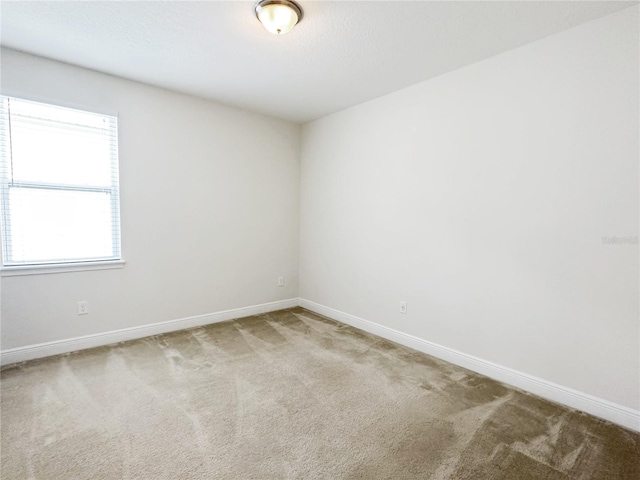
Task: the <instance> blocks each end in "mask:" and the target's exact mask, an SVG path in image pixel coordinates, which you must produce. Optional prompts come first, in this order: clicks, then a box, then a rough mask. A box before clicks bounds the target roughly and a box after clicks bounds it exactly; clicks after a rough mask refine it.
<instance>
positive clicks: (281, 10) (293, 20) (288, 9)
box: [255, 0, 302, 35]
mask: <svg viewBox="0 0 640 480" xmlns="http://www.w3.org/2000/svg"><path fill="white" fill-rule="evenodd" d="M255 10H256V16H257V17H258V20H260V23H262V25H263V26H264V28H266V29H267V31H269V32H271V33H274V34H276V35H281V34H283V33H287V32H290V31H291V29H292V28H293V27H294V26H295V25H296V24H297V23H298V22H299V21H300V20H301V19H302V10H301V9H300V7H298V5H296V4H295V3H293V2H290V1H288V0H263V1H261V2H260V3H258V5H256V9H255Z"/></svg>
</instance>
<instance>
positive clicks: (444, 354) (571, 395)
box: [300, 298, 640, 432]
mask: <svg viewBox="0 0 640 480" xmlns="http://www.w3.org/2000/svg"><path fill="white" fill-rule="evenodd" d="M300 306H301V307H304V308H306V309H308V310H311V311H312V312H316V313H319V314H320V315H324V316H326V317H329V318H332V319H334V320H337V321H339V322H342V323H346V324H347V325H351V326H352V327H356V328H359V329H361V330H365V331H367V332H369V333H373V334H374V335H378V336H379V337H383V338H386V339H387V340H391V341H393V342H396V343H399V344H401V345H404V346H406V347H410V348H413V349H414V350H418V351H420V352H423V353H426V354H428V355H432V356H434V357H437V358H440V359H442V360H446V361H447V362H451V363H453V364H455V365H459V366H461V367H464V368H467V369H469V370H472V371H474V372H477V373H480V374H482V375H486V376H487V377H490V378H493V379H495V380H498V381H500V382H503V383H506V384H509V385H513V386H514V387H517V388H520V389H522V390H525V391H527V392H531V393H533V394H535V395H538V396H540V397H543V398H546V399H548V400H552V401H554V402H557V403H561V404H563V405H566V406H568V407H571V408H574V409H576V410H581V411H583V412H586V413H589V414H591V415H594V416H596V417H600V418H603V419H605V420H609V421H610V422H613V423H616V424H618V425H621V426H623V427H626V428H629V429H631V430H635V431H639V432H640V411H638V410H634V409H632V408H628V407H624V406H622V405H618V404H616V403H613V402H610V401H608V400H604V399H601V398H598V397H594V396H593V395H589V394H586V393H583V392H579V391H577V390H573V389H571V388H568V387H563V386H562V385H558V384H555V383H553V382H549V381H547V380H543V379H541V378H537V377H534V376H532V375H528V374H526V373H522V372H518V371H516V370H513V369H511V368H507V367H503V366H502V365H498V364H495V363H493V362H488V361H486V360H482V359H480V358H477V357H474V356H472V355H467V354H465V353H462V352H458V351H456V350H453V349H451V348H447V347H443V346H442V345H438V344H436V343H433V342H429V341H427V340H423V339H422V338H418V337H415V336H413V335H409V334H406V333H403V332H400V331H398V330H394V329H393V328H389V327H385V326H383V325H379V324H377V323H374V322H371V321H369V320H365V319H363V318H359V317H356V316H354V315H350V314H348V313H344V312H341V311H339V310H335V309H333V308H329V307H325V306H324V305H320V304H317V303H314V302H311V301H309V300H305V299H303V298H301V299H300Z"/></svg>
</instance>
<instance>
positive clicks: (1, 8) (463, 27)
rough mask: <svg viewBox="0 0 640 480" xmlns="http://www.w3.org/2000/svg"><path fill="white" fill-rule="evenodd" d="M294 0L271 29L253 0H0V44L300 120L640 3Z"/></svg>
mask: <svg viewBox="0 0 640 480" xmlns="http://www.w3.org/2000/svg"><path fill="white" fill-rule="evenodd" d="M299 4H300V5H301V6H302V8H303V10H304V19H303V21H302V22H301V23H300V24H299V25H298V26H297V27H296V28H294V30H293V31H292V32H291V33H289V34H287V35H282V36H275V35H272V34H270V33H268V32H267V31H266V30H264V29H263V28H262V26H261V25H260V24H259V23H258V21H257V20H256V19H255V17H254V15H253V6H254V2H244V1H229V2H219V1H213V2H184V1H173V2H155V1H137V2H68V1H60V2H24V1H19V2H12V1H11V2H8V1H2V3H1V4H0V17H1V27H2V45H3V46H6V47H10V48H14V49H17V50H21V51H24V52H29V53H33V54H36V55H41V56H44V57H48V58H52V59H55V60H60V61H63V62H68V63H71V64H75V65H80V66H83V67H87V68H91V69H94V70H98V71H102V72H106V73H111V74H114V75H118V76H122V77H125V78H130V79H133V80H138V81H141V82H145V83H149V84H152V85H157V86H161V87H165V88H169V89H172V90H178V91H182V92H186V93H190V94H193V95H197V96H200V97H205V98H208V99H212V100H216V101H219V102H223V103H226V104H229V105H235V106H238V107H242V108H246V109H249V110H253V111H258V112H262V113H266V114H269V115H273V116H276V117H280V118H284V119H287V120H292V121H294V122H305V121H309V120H312V119H315V118H319V117H321V116H324V115H327V114H330V113H333V112H336V111H338V110H341V109H344V108H347V107H349V106H352V105H355V104H358V103H361V102H363V101H366V100H369V99H372V98H375V97H379V96H381V95H384V94H386V93H389V92H392V91H394V90H398V89H400V88H403V87H406V86H409V85H411V84H414V83H417V82H420V81H423V80H426V79H428V78H431V77H434V76H436V75H440V74H442V73H445V72H448V71H451V70H454V69H456V68H459V67H461V66H464V65H468V64H470V63H473V62H476V61H478V60H481V59H483V58H487V57H489V56H492V55H495V54H498V53H500V52H504V51H506V50H510V49H512V48H516V47H518V46H520V45H524V44H526V43H529V42H532V41H535V40H537V39H540V38H543V37H546V36H548V35H551V34H554V33H557V32H560V31H562V30H565V29H567V28H571V27H573V26H576V25H579V24H581V23H584V22H587V21H589V20H592V19H595V18H598V17H602V16H604V15H607V14H609V13H612V12H615V11H617V10H620V9H622V8H626V7H629V6H631V5H636V4H637V2H612V1H606V2H595V1H593V2H592V1H587V2H583V1H568V2H557V1H542V2H521V1H508V2H496V1H489V2H482V1H472V2H458V1H442V2H438V1H413V2H397V1H355V2H345V1H342V2H323V1H305V0H299Z"/></svg>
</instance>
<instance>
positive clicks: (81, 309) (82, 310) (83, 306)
mask: <svg viewBox="0 0 640 480" xmlns="http://www.w3.org/2000/svg"><path fill="white" fill-rule="evenodd" d="M87 313H89V302H87V301H86V300H84V301H82V302H78V315H86V314H87Z"/></svg>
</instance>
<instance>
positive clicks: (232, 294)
mask: <svg viewBox="0 0 640 480" xmlns="http://www.w3.org/2000/svg"><path fill="white" fill-rule="evenodd" d="M1 61H2V72H1V73H2V77H1V80H2V83H1V86H2V93H3V94H9V95H15V96H19V97H22V98H27V99H32V100H38V101H46V102H52V103H55V104H60V105H63V106H71V107H78V108H84V109H87V110H90V111H97V112H101V113H110V114H113V113H117V114H118V117H119V147H120V179H121V184H120V187H121V188H120V191H121V212H122V249H123V256H124V258H125V260H126V262H127V263H126V266H125V267H124V268H123V269H121V270H104V271H91V272H74V273H60V274H52V275H31V276H20V277H3V278H2V349H3V350H6V349H11V348H16V347H21V346H25V345H31V344H37V343H41V342H48V341H54V340H59V339H66V338H71V337H76V336H81V335H88V334H94V333H99V332H105V331H110V330H115V329H121V328H128V327H134V326H140V325H146V324H150V323H155V322H161V321H166V320H173V319H179V318H184V317H188V316H192V315H199V314H206V313H211V312H218V311H222V310H227V309H233V308H238V307H245V306H250V305H256V304H261V303H265V302H272V301H277V300H282V299H287V298H293V297H297V296H298V185H299V162H298V159H299V149H300V145H299V143H300V127H299V126H297V125H293V124H290V123H287V122H283V121H280V120H275V119H272V118H269V117H265V116H260V115H257V114H253V113H248V112H246V111H242V110H238V109H235V108H229V107H225V106H222V105H218V104H215V103H212V102H208V101H205V100H201V99H197V98H194V97H189V96H186V95H181V94H177V93H172V92H169V91H166V90H162V89H158V88H153V87H149V86H146V85H142V84H139V83H135V82H131V81H127V80H123V79H120V78H116V77H112V76H108V75H103V74H100V73H96V72H92V71H89V70H84V69H81V68H77V67H73V66H69V65H65V64H61V63H57V62H53V61H49V60H44V59H42V58H38V57H34V56H30V55H25V54H22V53H18V52H15V51H11V50H4V49H3V50H2V58H1ZM281 275H283V276H285V277H286V280H287V285H286V286H285V287H284V288H278V287H277V277H278V276H281ZM79 300H87V301H88V302H89V309H90V313H89V315H87V316H78V315H77V311H76V302H77V301H79Z"/></svg>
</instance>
